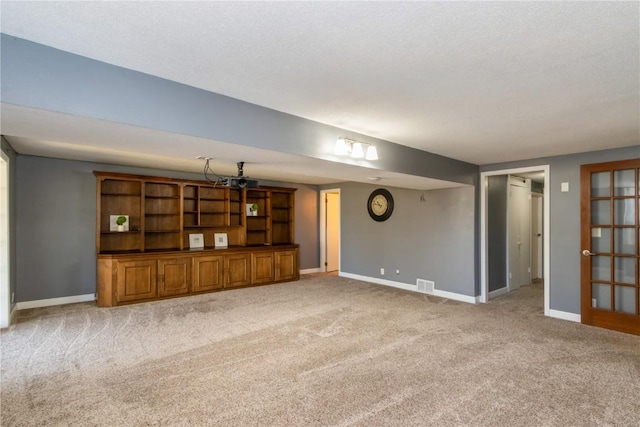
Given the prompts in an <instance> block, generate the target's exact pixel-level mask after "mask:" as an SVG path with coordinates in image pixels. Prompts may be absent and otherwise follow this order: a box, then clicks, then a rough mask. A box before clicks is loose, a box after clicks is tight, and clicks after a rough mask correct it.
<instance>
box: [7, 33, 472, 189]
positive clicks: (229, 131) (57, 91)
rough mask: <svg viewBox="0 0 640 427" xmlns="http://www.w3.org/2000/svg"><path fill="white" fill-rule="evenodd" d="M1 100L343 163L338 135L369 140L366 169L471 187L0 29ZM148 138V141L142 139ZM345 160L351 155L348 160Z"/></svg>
mask: <svg viewBox="0 0 640 427" xmlns="http://www.w3.org/2000/svg"><path fill="white" fill-rule="evenodd" d="M0 54H1V55H2V61H1V63H0V66H1V69H0V71H1V73H2V81H1V82H0V83H1V85H2V86H1V89H2V102H4V103H9V104H15V105H21V106H24V107H29V108H37V109H43V110H48V111H56V112H61V113H65V114H73V115H80V116H84V117H91V118H95V119H100V120H108V121H113V122H118V123H125V124H129V125H134V126H140V127H146V128H150V129H159V130H162V131H166V132H173V133H177V134H183V135H191V136H196V137H201V138H207V139H213V140H218V141H224V142H230V143H235V144H242V145H248V146H254V147H259V148H264V149H269V150H276V151H282V152H289V153H293V154H299V155H304V156H308V157H314V158H318V159H324V160H332V161H338V162H345V160H344V159H343V158H341V157H337V156H335V155H334V154H333V147H334V144H335V141H336V139H337V138H338V137H339V136H346V137H349V138H353V139H357V140H359V141H363V142H369V143H375V144H376V147H377V149H378V153H379V156H380V160H378V161H376V162H365V161H363V162H362V163H361V164H363V165H368V166H369V167H371V168H374V169H380V170H389V171H395V172H400V173H405V174H410V175H416V176H424V177H430V178H437V179H442V180H446V181H454V182H460V183H464V184H471V185H473V184H475V181H476V179H477V174H478V166H476V165H473V164H470V163H465V162H461V161H458V160H454V159H450V158H447V157H443V156H439V155H436V154H432V153H427V152H425V151H421V150H416V149H414V148H410V147H406V146H402V145H398V144H394V143H392V142H389V141H384V140H381V139H377V138H373V137H370V136H367V135H362V134H358V133H354V132H350V131H346V130H344V129H340V128H336V127H333V126H328V125H325V124H321V123H318V122H314V121H311V120H307V119H303V118H300V117H295V116H292V115H289V114H285V113H282V112H279V111H275V110H271V109H268V108H264V107H261V106H258V105H254V104H250V103H247V102H243V101H240V100H237V99H233V98H229V97H226V96H223V95H219V94H216V93H212V92H207V91H205V90H201V89H197V88H194V87H191V86H187V85H184V84H179V83H176V82H173V81H169V80H165V79H161V78H158V77H154V76H151V75H148V74H143V73H140V72H136V71H132V70H128V69H124V68H121V67H116V66H113V65H109V64H106V63H103V62H99V61H95V60H93V59H89V58H86V57H82V56H79V55H74V54H71V53H68V52H64V51H61V50H57V49H53V48H50V47H47V46H44V45H41V44H37V43H33V42H30V41H27V40H23V39H19V38H16V37H12V36H9V35H6V34H2V50H1V51H0ZM150 143H152V142H150ZM348 161H349V162H350V161H351V160H348Z"/></svg>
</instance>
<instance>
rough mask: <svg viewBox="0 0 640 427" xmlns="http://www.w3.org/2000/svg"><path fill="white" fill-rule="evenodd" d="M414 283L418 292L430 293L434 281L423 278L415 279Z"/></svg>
mask: <svg viewBox="0 0 640 427" xmlns="http://www.w3.org/2000/svg"><path fill="white" fill-rule="evenodd" d="M416 285H417V286H418V292H422V293H423V294H432V293H433V290H434V288H435V286H436V284H435V282H432V281H430V280H424V279H416Z"/></svg>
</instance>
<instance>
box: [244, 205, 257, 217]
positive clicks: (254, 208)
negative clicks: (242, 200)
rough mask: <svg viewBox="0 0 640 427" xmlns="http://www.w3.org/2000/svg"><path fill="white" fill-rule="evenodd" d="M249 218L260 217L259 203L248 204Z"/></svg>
mask: <svg viewBox="0 0 640 427" xmlns="http://www.w3.org/2000/svg"><path fill="white" fill-rule="evenodd" d="M247 216H258V204H257V203H247Z"/></svg>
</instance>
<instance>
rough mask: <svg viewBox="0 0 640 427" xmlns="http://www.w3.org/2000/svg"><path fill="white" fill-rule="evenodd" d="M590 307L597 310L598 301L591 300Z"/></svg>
mask: <svg viewBox="0 0 640 427" xmlns="http://www.w3.org/2000/svg"><path fill="white" fill-rule="evenodd" d="M591 307H593V308H598V300H597V299H595V298H592V299H591Z"/></svg>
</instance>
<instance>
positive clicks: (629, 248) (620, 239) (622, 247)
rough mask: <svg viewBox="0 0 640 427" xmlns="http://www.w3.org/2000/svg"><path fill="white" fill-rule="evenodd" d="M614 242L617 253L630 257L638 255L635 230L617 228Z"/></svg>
mask: <svg viewBox="0 0 640 427" xmlns="http://www.w3.org/2000/svg"><path fill="white" fill-rule="evenodd" d="M613 240H614V243H613V246H614V248H615V250H614V252H615V253H617V254H629V255H633V254H635V253H636V232H635V230H634V229H633V228H616V229H615V231H614V236H613ZM607 252H608V251H607Z"/></svg>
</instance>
